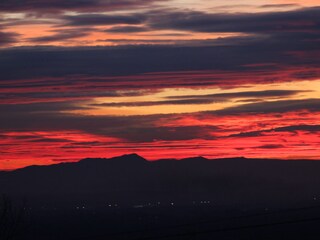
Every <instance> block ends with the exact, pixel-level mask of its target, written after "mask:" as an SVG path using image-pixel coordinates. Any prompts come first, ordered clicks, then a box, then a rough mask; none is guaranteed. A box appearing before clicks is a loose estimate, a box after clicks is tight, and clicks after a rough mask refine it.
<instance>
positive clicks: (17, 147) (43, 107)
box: [0, 0, 320, 170]
mask: <svg viewBox="0 0 320 240" xmlns="http://www.w3.org/2000/svg"><path fill="white" fill-rule="evenodd" d="M317 5H318V6H317ZM0 73H1V75H0V99H1V100H0V109H1V118H0V169H2V170H6V169H16V168H20V167H24V166H28V165H35V164H40V165H42V164H53V163H60V162H70V161H78V160H80V159H82V158H86V157H112V156H117V155H122V154H127V153H133V152H134V153H138V154H140V155H141V156H143V157H145V158H147V159H149V160H154V159H161V158H184V157H193V156H204V157H208V158H212V159H213V158H228V157H238V156H244V157H248V158H277V159H320V150H319V149H320V2H319V0H268V1H267V0H242V1H240V0H228V1H218V0H68V1H66V0H16V1H13V0H1V2H0Z"/></svg>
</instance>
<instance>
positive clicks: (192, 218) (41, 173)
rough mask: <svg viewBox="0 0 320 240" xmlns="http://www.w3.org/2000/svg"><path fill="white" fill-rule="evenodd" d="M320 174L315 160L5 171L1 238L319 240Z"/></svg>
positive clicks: (128, 160)
mask: <svg viewBox="0 0 320 240" xmlns="http://www.w3.org/2000/svg"><path fill="white" fill-rule="evenodd" d="M319 173H320V162H318V161H277V160H261V159H245V158H235V159H220V160H212V161H210V160H207V159H204V158H201V157H199V158H190V159H184V160H180V161H177V160H160V161H156V162H148V161H146V160H145V159H143V158H141V157H140V156H138V155H136V154H131V155H125V156H121V157H117V158H112V159H85V160H82V161H80V162H78V163H65V164H58V165H53V166H42V167H40V166H33V167H28V168H24V169H20V170H16V171H13V172H1V173H0V189H1V193H2V194H3V195H5V196H7V197H6V198H7V199H10V204H11V208H12V209H15V210H14V211H12V212H10V211H7V213H5V214H3V213H4V211H3V209H5V208H4V207H3V206H4V204H2V207H1V204H0V207H1V208H0V210H1V209H2V210H1V211H0V239H6V240H9V239H21V240H29V239H30V240H31V239H34V240H37V239H39V240H46V239H48V240H50V239H54V240H55V239H62V240H64V239H70V240H76V239H79V240H80V239H92V240H94V239H272V240H274V239H319V238H320V174H319ZM22 202H23V203H22ZM20 212H23V214H22V215H21V216H20V215H19V213H20ZM10 214H11V215H10ZM1 216H2V217H1ZM3 216H9V217H7V218H4V217H3ZM10 218H11V220H10ZM8 219H9V220H8ZM12 219H18V220H17V222H18V223H19V224H17V227H16V228H13V229H12V227H14V226H12V225H10V224H7V222H8V221H9V222H10V221H11V222H12ZM6 228H7V229H6ZM9 228H11V229H10V230H12V232H13V233H14V234H12V235H10V236H5V235H4V234H3V232H5V231H6V230H8V229H9ZM1 234H2V238H1Z"/></svg>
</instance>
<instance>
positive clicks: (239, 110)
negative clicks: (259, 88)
mask: <svg viewBox="0 0 320 240" xmlns="http://www.w3.org/2000/svg"><path fill="white" fill-rule="evenodd" d="M301 110H307V111H319V110H320V99H302V100H280V101H265V102H258V103H249V104H243V105H240V106H235V107H230V108H225V109H222V110H219V111H215V112H214V113H215V114H249V113H256V114H257V113H283V112H290V111H301Z"/></svg>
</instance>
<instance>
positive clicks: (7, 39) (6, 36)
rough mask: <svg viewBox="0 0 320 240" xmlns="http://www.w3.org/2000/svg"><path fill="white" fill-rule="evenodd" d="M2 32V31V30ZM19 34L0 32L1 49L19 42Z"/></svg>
mask: <svg viewBox="0 0 320 240" xmlns="http://www.w3.org/2000/svg"><path fill="white" fill-rule="evenodd" d="M0 30H1V29H0ZM18 37H19V34H17V33H14V32H1V31H0V47H3V46H7V45H10V44H12V43H16V42H18V41H19V38H18Z"/></svg>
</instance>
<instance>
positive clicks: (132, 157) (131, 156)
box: [112, 153, 147, 161]
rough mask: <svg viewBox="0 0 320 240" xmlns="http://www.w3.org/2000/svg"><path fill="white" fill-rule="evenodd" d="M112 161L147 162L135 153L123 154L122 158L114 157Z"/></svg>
mask: <svg viewBox="0 0 320 240" xmlns="http://www.w3.org/2000/svg"><path fill="white" fill-rule="evenodd" d="M112 159H124V160H130V161H147V160H146V159H145V158H143V157H141V156H140V155H139V154H137V153H130V154H124V155H122V156H119V157H114V158H112Z"/></svg>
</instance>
